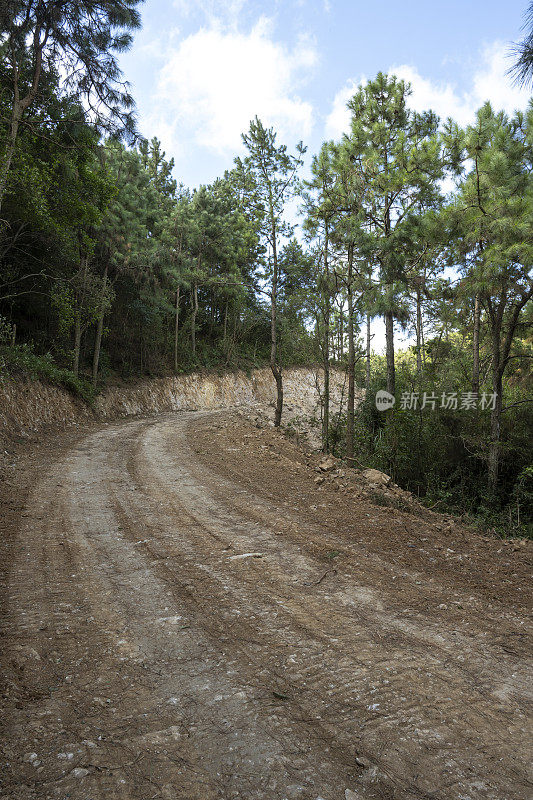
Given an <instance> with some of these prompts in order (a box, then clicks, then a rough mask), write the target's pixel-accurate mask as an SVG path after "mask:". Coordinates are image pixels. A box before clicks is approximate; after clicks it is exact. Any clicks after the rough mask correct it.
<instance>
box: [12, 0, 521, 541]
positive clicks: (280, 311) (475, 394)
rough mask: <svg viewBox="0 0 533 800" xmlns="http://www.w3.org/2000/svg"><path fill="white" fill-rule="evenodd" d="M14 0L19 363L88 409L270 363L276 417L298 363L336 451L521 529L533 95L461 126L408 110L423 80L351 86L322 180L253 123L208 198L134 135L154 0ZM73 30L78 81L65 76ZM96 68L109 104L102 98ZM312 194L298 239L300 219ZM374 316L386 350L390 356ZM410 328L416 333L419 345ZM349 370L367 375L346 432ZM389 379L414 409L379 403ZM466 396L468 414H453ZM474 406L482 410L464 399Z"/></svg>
mask: <svg viewBox="0 0 533 800" xmlns="http://www.w3.org/2000/svg"><path fill="white" fill-rule="evenodd" d="M11 5H12V9H11V10H12V12H13V13H12V14H11V16H8V17H6V19H4V21H3V24H4V36H3V38H2V40H1V43H0V78H1V81H2V93H1V94H0V111H1V115H0V126H1V131H0V133H1V135H2V142H3V144H2V152H1V156H2V172H1V176H2V185H1V186H0V203H1V217H2V219H1V220H0V263H1V279H0V339H1V342H0V347H1V352H0V358H1V362H0V366H1V369H2V372H3V373H4V374H6V373H9V372H10V373H15V374H17V373H19V372H25V373H26V374H32V375H36V376H39V377H43V378H46V379H48V380H51V381H53V382H55V383H59V384H61V385H64V386H67V387H68V388H70V389H71V390H72V391H75V392H77V393H78V394H81V395H82V396H84V397H85V398H86V399H90V398H91V396H92V395H91V393H92V391H93V390H94V389H96V387H97V386H98V385H99V383H102V382H103V381H105V380H109V379H113V378H114V377H121V378H127V377H129V376H132V377H134V376H138V375H162V374H172V373H177V372H183V371H189V370H192V369H195V368H234V367H238V366H242V367H245V368H248V367H250V366H252V365H262V364H267V363H270V366H271V369H272V372H273V376H274V378H275V381H276V384H277V388H278V402H277V407H276V423H278V422H279V421H280V419H281V417H282V412H283V368H284V367H286V366H288V365H289V364H295V363H307V364H310V363H320V364H321V365H322V366H323V370H324V381H323V386H322V420H321V422H322V437H323V447H324V450H325V451H330V450H333V451H334V452H336V453H338V454H340V455H343V456H345V457H346V458H347V461H348V463H350V464H358V463H359V464H364V465H372V466H375V467H378V468H380V469H383V470H384V471H386V472H388V473H390V474H391V475H392V476H393V478H394V479H395V480H396V481H397V482H398V483H400V484H401V485H403V486H405V487H407V488H409V489H411V490H412V491H414V492H416V493H418V494H420V495H421V496H423V497H425V498H426V500H427V502H428V503H429V504H430V505H432V504H433V505H438V507H439V508H442V509H444V508H448V509H453V510H455V511H464V512H468V513H470V514H472V515H474V516H477V517H478V518H482V519H483V520H485V521H486V522H488V523H489V524H491V525H495V526H497V527H498V528H499V529H500V530H505V531H507V532H508V531H524V530H525V529H526V528H525V527H524V526H527V525H528V524H531V519H532V517H531V498H532V495H533V488H532V481H533V478H532V475H533V467H532V464H531V448H530V444H531V423H532V421H533V407H532V404H531V397H530V396H528V392H530V389H531V366H530V365H531V358H532V356H533V341H532V337H531V321H532V319H531V318H532V297H533V285H532V282H531V263H532V256H533V182H532V174H533V105H531V106H530V108H529V109H528V111H527V112H526V113H517V114H515V116H514V117H513V118H509V117H507V116H506V115H505V114H503V113H499V112H497V111H494V110H493V109H492V108H491V107H490V105H489V104H486V105H485V106H483V107H482V108H481V109H480V110H479V112H478V114H477V118H476V121H475V123H474V124H472V125H471V126H469V127H467V128H466V129H464V130H463V129H461V128H459V126H457V125H456V124H455V123H454V122H453V121H452V120H448V121H446V122H445V123H444V124H440V122H439V120H438V119H437V117H436V116H435V115H434V114H433V113H432V112H431V111H429V110H428V111H427V112H425V113H423V114H417V113H414V112H412V111H411V110H410V109H409V93H410V90H409V87H408V86H406V85H405V84H404V83H403V82H402V81H398V80H397V79H396V78H395V77H394V76H387V75H383V74H380V75H378V76H377V77H376V79H375V80H373V81H370V82H368V83H367V84H366V85H365V86H362V87H360V88H359V90H358V91H357V92H356V93H355V95H354V97H353V98H352V100H351V101H350V103H349V104H348V107H349V109H350V111H351V115H352V118H351V125H350V129H349V131H348V133H347V134H346V135H345V136H344V137H343V138H342V139H341V141H339V142H326V143H325V144H324V145H323V147H322V148H321V150H320V152H319V153H318V154H317V155H316V156H315V157H314V158H313V159H312V163H311V172H310V176H309V178H308V180H306V181H301V182H300V183H298V173H299V172H300V170H301V167H302V164H303V157H304V153H305V148H304V147H303V145H301V144H300V145H299V146H298V147H297V149H296V151H295V153H294V154H291V153H289V151H288V149H287V147H286V146H285V145H283V144H279V143H278V142H277V139H276V133H275V131H273V130H272V129H267V128H265V127H264V126H263V124H262V122H261V121H260V120H259V119H257V118H256V119H255V120H253V121H252V122H251V124H250V129H249V131H248V132H246V133H245V134H244V135H243V142H244V145H245V148H246V156H245V157H244V158H237V159H236V160H235V164H234V168H233V169H232V170H229V171H227V172H226V173H225V174H224V175H223V176H222V177H220V178H219V179H217V180H215V181H214V182H213V183H212V184H211V185H209V186H200V187H199V188H198V189H195V190H189V189H187V188H186V187H184V186H182V185H180V184H178V183H177V181H176V179H175V177H174V163H173V161H172V159H170V160H167V158H166V156H165V153H164V152H162V150H161V146H160V143H159V141H158V140H157V139H155V138H154V139H153V140H152V141H150V142H148V141H146V140H144V139H142V137H140V136H137V139H136V144H133V143H132V142H131V140H130V143H129V144H125V143H124V141H123V139H121V137H120V134H121V133H124V132H125V133H127V134H130V135H133V133H134V130H133V127H132V125H133V118H132V116H131V111H132V103H131V98H130V97H129V95H128V93H127V90H126V88H125V85H124V84H123V83H122V79H121V76H120V73H119V72H118V68H117V65H116V61H115V55H114V54H115V53H117V52H120V50H121V49H124V48H126V47H127V46H128V44H129V41H130V35H131V34H130V31H131V30H132V29H133V28H135V27H136V26H137V25H138V17H137V14H136V11H135V6H136V5H137V3H136V2H134V1H133V0H132V2H126V3H122V4H117V3H113V2H110V3H89V2H87V3H79V4H69V3H66V4H64V6H65V11H64V14H63V12H62V15H61V16H60V18H58V19H52V18H51V17H50V15H49V12H50V9H51V5H50V4H48V3H46V2H44V3H41V4H37V6H35V9H36V14H37V16H35V15H34V16H32V15H31V14H30V15H29V16H28V17H27V18H26V17H25V16H24V13H23V12H24V8H25V4H24V3H13V4H11ZM70 6H72V7H74V6H76V9H73V8H72V9H70V11H69V8H70ZM32 8H34V7H33V6H32ZM62 8H63V6H62ZM37 12H38V13H37ZM50 13H51V12H50ZM93 13H98V14H99V17H98V18H99V25H100V28H99V29H98V30H95V31H93V32H91V29H90V28H91V19H92V17H91V15H92V14H93ZM13 20H14V21H13ZM35 32H37V33H36V38H35V37H34V39H33V40H32V39H31V37H30V33H34V34H35ZM93 33H94V36H93ZM72 37H74V39H73V38H72ZM76 37H78V39H79V41H82V42H83V45H84V48H85V49H84V51H83V54H82V55H83V58H82V59H81V61H80V72H79V80H77V82H75V83H73V82H72V81H71V82H66V83H65V82H63V83H62V82H61V80H60V77H59V75H60V65H61V63H62V62H61V59H62V58H63V60H64V59H66V60H67V61H68V59H69V58H70V57H71V49H70V48H71V46H72V43H73V42H74V40H75V39H76ZM31 41H33V45H32V44H31ZM51 42H52V44H51ZM52 45H53V46H52ZM32 47H33V50H32ZM69 54H70V55H69ZM37 58H39V59H40V63H41V66H40V68H39V73H38V75H37V76H36V70H35V68H36V59H37ZM94 70H96V72H95V71H94ZM91 75H92V76H93V78H91V77H90V76H91ZM95 75H96V76H97V77H98V80H99V91H100V103H99V109H95V108H94V107H93V108H92V109H91V108H90V107H89V106H87V102H86V99H87V93H88V92H89V94H91V93H92V95H94V91H95V87H94V86H93V85H92V84H91V80H93V79H94V76H95ZM21 97H26V98H28V102H27V103H26V104H25V105H24V104H23V106H21V105H20V102H19V101H20V98H21ZM102 107H105V108H107V112H106V113H104V112H103V111H102ZM97 112H98V113H97ZM15 123H16V124H15ZM109 131H112V132H113V133H114V134H115V135H114V136H108V133H109ZM106 137H107V138H106ZM445 178H446V179H447V180H448V182H453V184H454V189H453V191H451V192H450V193H449V194H448V195H446V194H445V193H444V191H443V188H442V187H443V182H442V180H443V179H445ZM296 195H299V198H300V206H301V214H302V217H303V224H302V226H301V229H302V235H301V236H295V226H294V225H293V224H289V222H288V219H287V213H286V209H287V203H288V201H289V200H290V199H291V198H292V199H294V197H295V196H296ZM376 317H382V318H383V320H384V322H385V328H386V356H385V357H381V356H375V355H371V340H370V326H369V323H370V321H371V320H372V319H373V318H376ZM363 323H366V326H365V328H366V331H367V341H366V347H365V342H362V341H361V338H360V328H361V325H362V324H363ZM399 327H402V328H403V329H404V330H408V331H409V332H410V333H411V335H412V340H413V342H414V344H413V345H412V346H411V347H410V348H408V350H407V351H403V352H398V351H397V349H396V348H395V342H394V337H395V332H397V331H398V328H399ZM333 366H336V367H338V368H341V369H345V370H346V372H347V375H348V380H347V392H346V398H345V402H344V407H343V409H342V410H341V417H340V424H339V418H338V415H333V414H331V415H330V408H329V406H330V398H329V372H330V369H331V368H332V367H333ZM358 386H359V387H361V386H365V387H366V389H367V394H366V399H365V401H364V402H363V403H362V404H361V405H360V406H358V405H357V402H356V387H358ZM89 387H91V388H89ZM385 388H386V389H388V391H389V392H390V393H392V394H394V395H395V397H396V405H395V407H394V409H390V410H389V411H386V412H383V411H378V410H377V408H376V405H375V393H376V391H377V390H379V389H385ZM452 393H455V396H456V397H457V398H459V402H458V404H457V407H454V404H453V401H452V402H448V401H446V402H444V401H443V400H442V397H443V395H445V396H446V397H449V396H450V395H451V394H452ZM467 394H468V396H469V397H471V398H474V400H475V402H474V403H473V405H472V403H471V405H472V407H471V408H461V402H460V399H461V398H462V397H463V395H467ZM424 395H425V396H426V398H428V397H429V398H433V401H432V402H426V403H425V407H424V408H422V407H421V406H422V405H424V400H423V398H424ZM408 397H410V398H411V400H408V399H407V398H408ZM413 398H417V402H415V400H413ZM486 398H492V399H491V400H490V402H489V401H486V400H485V399H486ZM433 405H434V407H432V406H433ZM474 405H475V408H474V407H473V406H474ZM333 417H335V418H334V419H333Z"/></svg>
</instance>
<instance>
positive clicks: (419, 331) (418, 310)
mask: <svg viewBox="0 0 533 800" xmlns="http://www.w3.org/2000/svg"><path fill="white" fill-rule="evenodd" d="M421 373H422V308H421V304H420V288H419V287H418V286H417V289H416V374H417V375H421Z"/></svg>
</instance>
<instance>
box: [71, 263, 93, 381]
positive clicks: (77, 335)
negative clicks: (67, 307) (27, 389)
mask: <svg viewBox="0 0 533 800" xmlns="http://www.w3.org/2000/svg"><path fill="white" fill-rule="evenodd" d="M88 261H89V259H88V257H87V256H86V255H83V256H81V258H80V272H81V274H82V276H83V277H82V284H81V291H80V292H79V294H78V297H77V299H76V314H75V319H74V352H73V355H72V372H73V373H74V375H75V376H76V377H78V373H79V369H80V349H81V336H82V326H81V315H82V312H83V302H84V299H85V286H86V282H87V264H88Z"/></svg>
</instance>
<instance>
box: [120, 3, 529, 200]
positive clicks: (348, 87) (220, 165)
mask: <svg viewBox="0 0 533 800" xmlns="http://www.w3.org/2000/svg"><path fill="white" fill-rule="evenodd" d="M525 5H526V2H525V0H507V2H505V3H503V2H501V0H499V1H498V0H490V1H489V2H487V1H486V0H485V2H483V0H470V1H469V0H463V2H459V0H447V2H431V0H429V1H428V0H425V2H422V0H404V2H397V1H396V2H390V1H385V2H383V1H382V2H377V1H376V0H374V1H373V2H372V0H369V1H368V2H364V3H363V2H359V0H352V1H351V2H350V0H284V1H283V2H278V1H277V0H263V1H259V0H226V1H225V2H221V0H196V2H191V1H190V0H146V2H145V3H144V4H143V5H142V7H141V8H142V17H143V29H142V31H140V32H139V33H137V35H136V37H135V42H134V45H133V48H132V49H131V50H130V52H129V53H127V54H126V55H124V56H123V57H122V59H121V60H122V66H123V70H124V73H125V75H126V77H127V78H128V80H129V81H130V82H131V84H132V88H133V93H134V96H135V98H136V101H137V106H138V112H139V122H140V129H141V131H142V132H143V134H144V135H146V136H153V135H157V136H158V137H159V138H160V139H161V140H162V141H163V144H164V147H165V149H166V150H167V154H168V155H173V156H174V158H175V160H176V177H177V178H178V179H179V180H182V181H183V182H184V183H185V184H187V185H189V186H197V185H198V184H200V183H205V182H210V181H212V180H213V179H214V178H215V177H216V176H217V175H220V174H221V173H222V172H223V170H224V169H225V168H226V167H229V166H231V163H232V160H233V157H234V155H235V154H236V152H238V151H239V149H240V147H241V145H240V133H241V132H242V131H243V130H244V129H246V128H247V127H248V122H249V120H250V118H252V117H253V116H254V115H255V114H256V113H257V114H258V115H259V116H260V117H261V118H262V119H263V121H264V122H266V123H269V124H273V125H275V127H276V129H278V130H279V136H280V139H283V140H285V141H287V142H288V143H292V142H296V141H298V140H299V139H303V141H304V143H305V144H307V145H308V146H309V153H312V152H316V151H317V150H318V148H319V147H320V144H321V142H322V141H323V140H324V139H325V138H336V137H338V136H339V135H340V133H341V132H342V129H343V127H344V125H345V120H346V114H345V111H344V106H345V103H346V100H347V99H348V98H349V96H350V95H351V94H352V93H353V88H354V87H355V86H357V85H358V83H359V82H360V81H362V80H364V79H365V78H369V77H373V76H374V75H375V74H376V73H377V72H378V71H379V70H382V71H395V72H396V73H397V74H399V75H400V76H401V77H404V78H406V79H409V80H411V82H412V84H413V89H414V94H413V98H412V103H413V106H414V107H417V108H419V109H422V108H427V107H428V106H431V107H433V108H434V109H435V110H436V111H437V113H439V114H440V115H441V116H443V117H445V116H447V115H448V114H451V115H453V116H454V117H456V118H458V121H460V122H462V123H466V122H468V121H469V119H471V117H472V114H473V112H474V110H475V108H476V107H477V106H479V105H480V104H481V103H482V102H483V101H484V100H485V99H490V100H492V101H493V103H494V104H495V105H496V106H498V107H502V108H506V109H507V110H509V111H512V110H513V108H515V107H517V106H520V107H524V106H525V104H526V102H527V98H528V95H527V94H526V93H524V92H522V93H521V92H519V91H517V90H516V89H515V88H513V87H512V85H511V81H510V79H509V78H508V76H506V74H505V72H506V69H507V68H508V66H509V64H510V61H509V58H508V49H509V43H510V42H512V41H516V40H517V39H519V38H520V34H521V32H520V28H521V25H522V22H523V12H524V9H525Z"/></svg>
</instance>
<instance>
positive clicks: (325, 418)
mask: <svg viewBox="0 0 533 800" xmlns="http://www.w3.org/2000/svg"><path fill="white" fill-rule="evenodd" d="M324 283H325V286H324V344H323V348H322V356H323V364H324V394H323V397H322V450H323V452H324V453H329V377H330V375H329V345H330V342H329V340H330V333H331V331H330V328H331V319H330V317H331V303H330V297H329V264H328V226H327V223H326V232H325V237H324Z"/></svg>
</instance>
